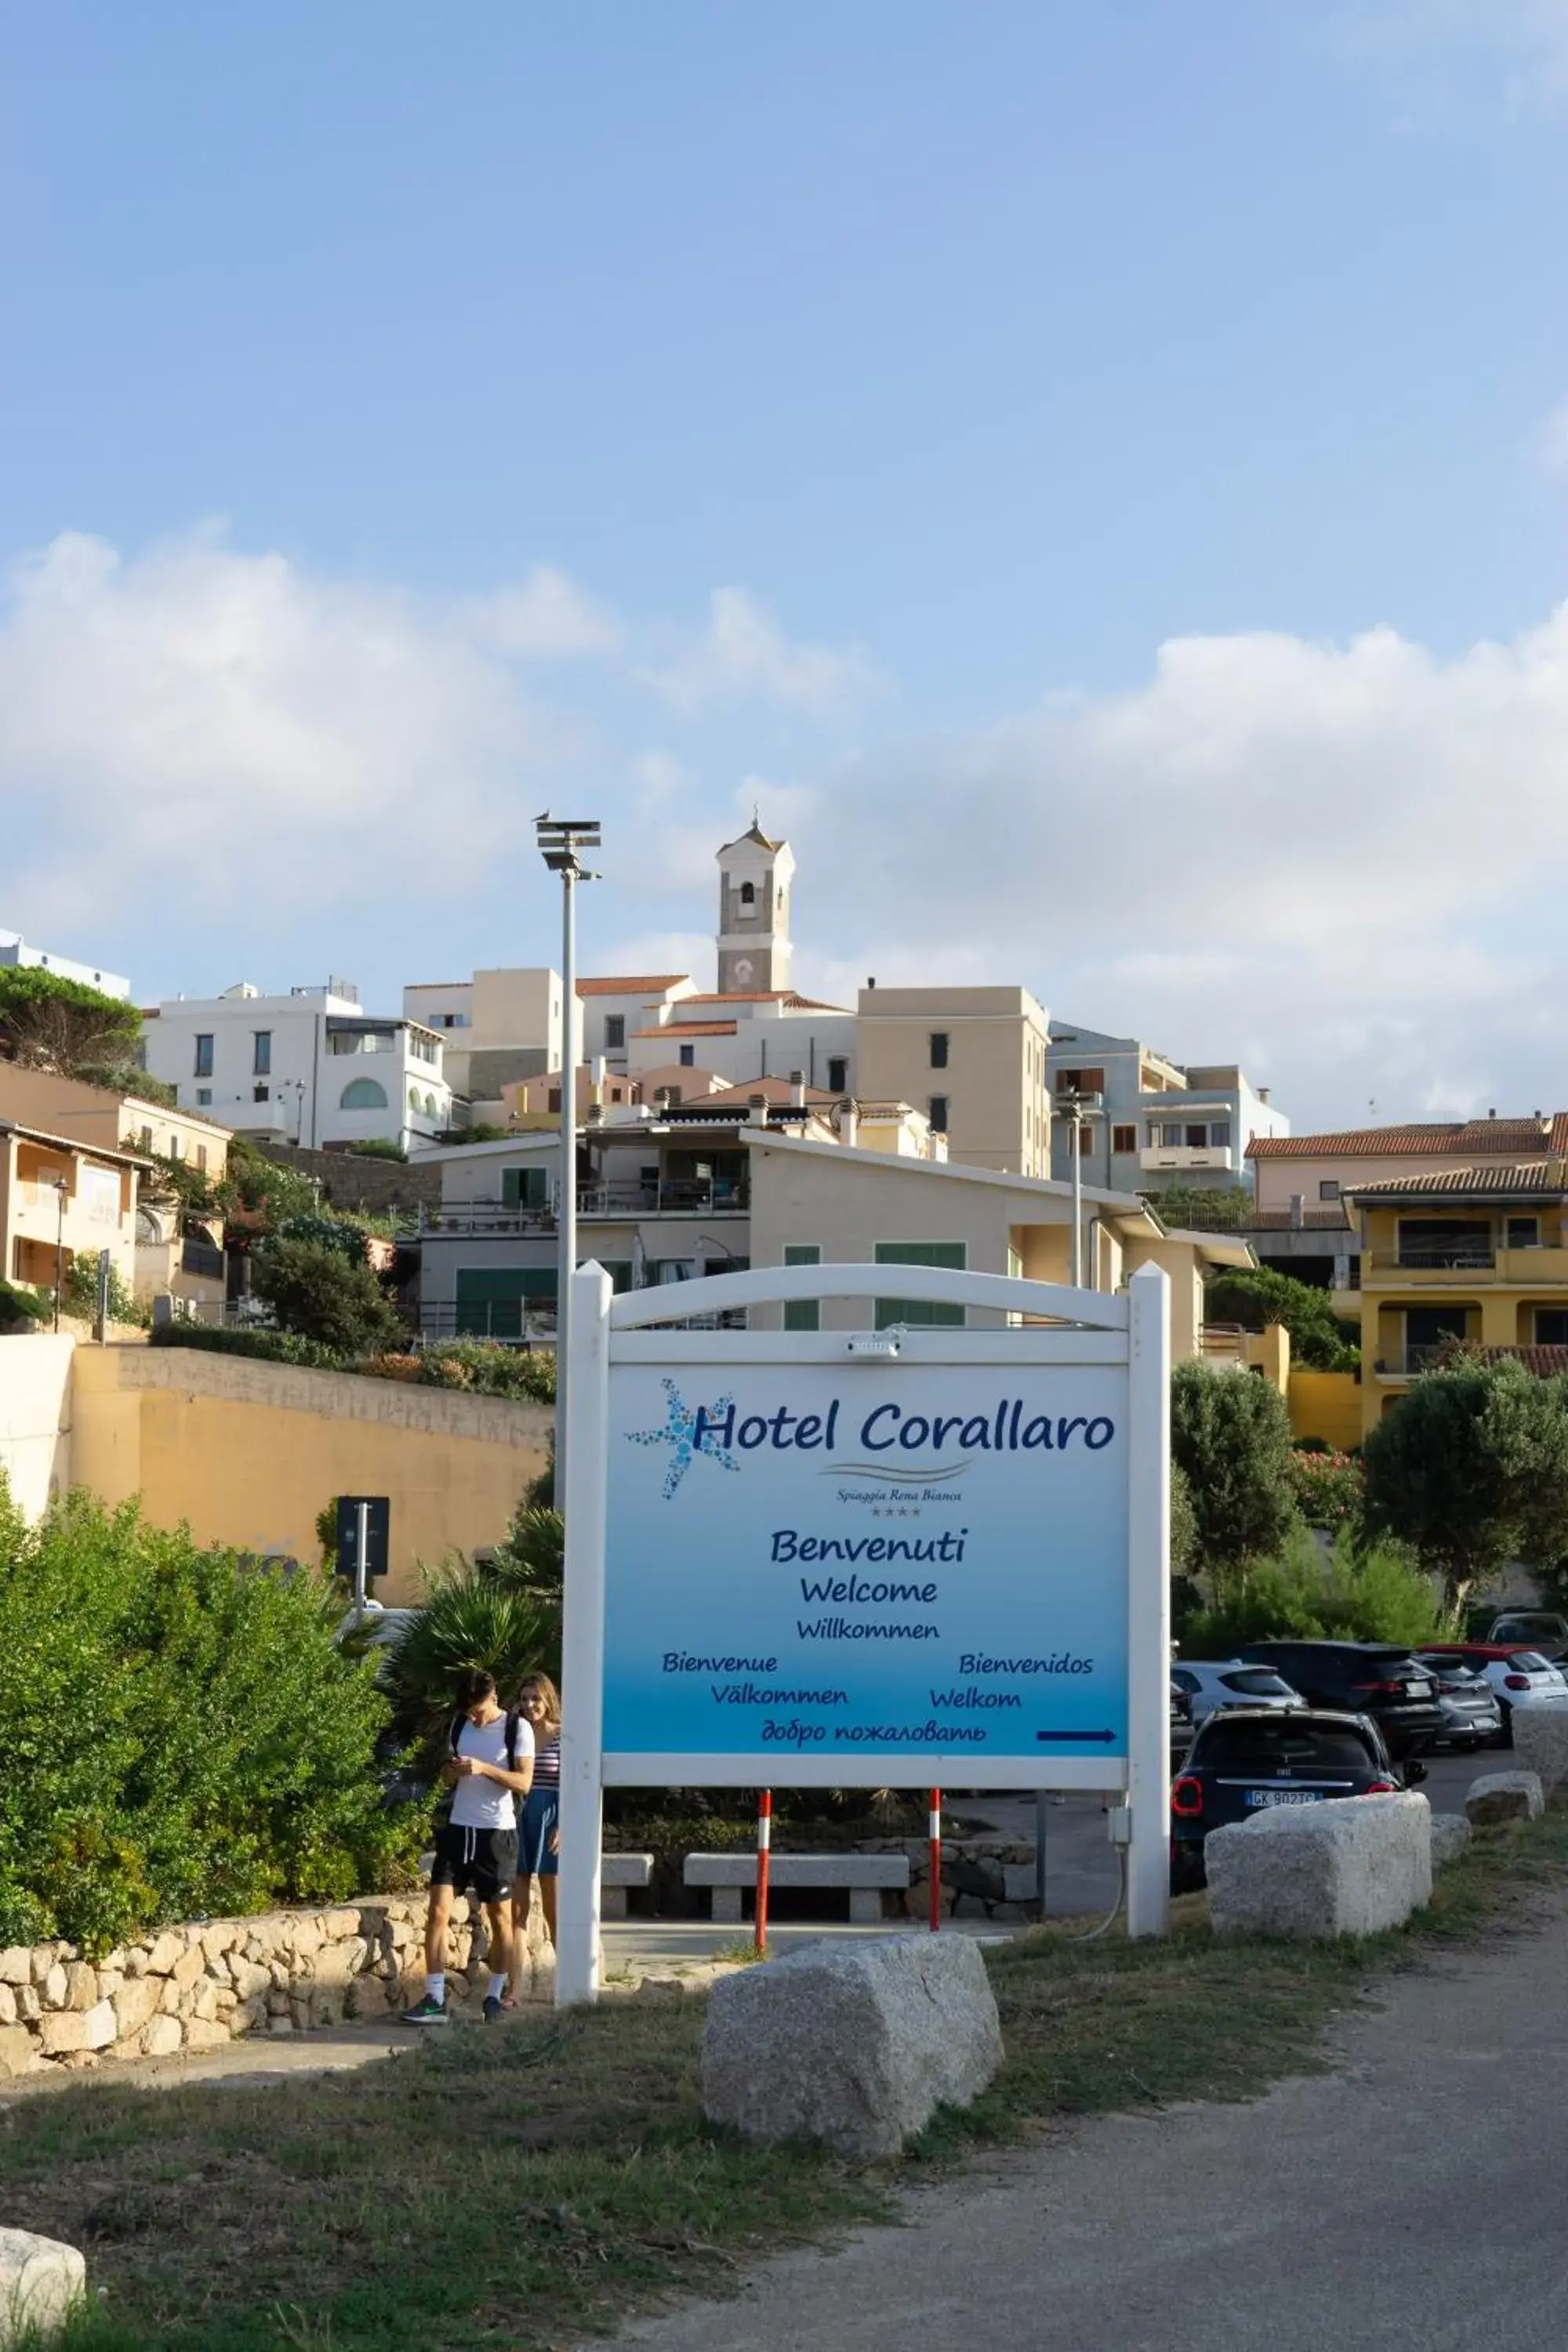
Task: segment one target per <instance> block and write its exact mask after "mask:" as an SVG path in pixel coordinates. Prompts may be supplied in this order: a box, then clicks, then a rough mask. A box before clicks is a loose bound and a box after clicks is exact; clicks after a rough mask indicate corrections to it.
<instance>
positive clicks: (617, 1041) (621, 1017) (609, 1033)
mask: <svg viewBox="0 0 1568 2352" xmlns="http://www.w3.org/2000/svg"><path fill="white" fill-rule="evenodd" d="M625 1044H626V1014H625V1013H605V1052H606V1053H607V1054H615V1053H618V1052H619V1051H620V1049H621V1047H622V1046H623V1045H625Z"/></svg>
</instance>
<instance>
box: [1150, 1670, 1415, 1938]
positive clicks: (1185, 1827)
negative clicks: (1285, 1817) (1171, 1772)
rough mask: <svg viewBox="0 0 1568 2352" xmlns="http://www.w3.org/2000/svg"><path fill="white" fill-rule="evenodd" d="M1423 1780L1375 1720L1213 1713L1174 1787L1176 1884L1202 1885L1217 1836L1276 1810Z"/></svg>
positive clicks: (1333, 1712)
mask: <svg viewBox="0 0 1568 2352" xmlns="http://www.w3.org/2000/svg"><path fill="white" fill-rule="evenodd" d="M1425 1779H1426V1766H1425V1765H1423V1764H1421V1763H1419V1762H1416V1761H1414V1760H1412V1761H1411V1762H1409V1763H1407V1764H1406V1765H1405V1768H1404V1769H1403V1770H1401V1769H1400V1767H1399V1766H1398V1765H1396V1764H1395V1763H1394V1759H1392V1757H1391V1756H1390V1755H1389V1752H1388V1748H1387V1745H1386V1743H1385V1741H1384V1737H1383V1734H1382V1732H1381V1731H1380V1730H1379V1729H1378V1727H1377V1726H1376V1724H1375V1723H1373V1720H1372V1719H1371V1717H1368V1716H1364V1715H1350V1714H1342V1713H1341V1712H1339V1711H1338V1710H1337V1709H1334V1708H1327V1707H1217V1708H1216V1709H1215V1712H1214V1713H1213V1714H1212V1715H1210V1716H1209V1717H1208V1718H1207V1720H1206V1721H1205V1722H1204V1723H1202V1724H1200V1725H1199V1727H1198V1729H1197V1732H1196V1734H1195V1736H1194V1740H1193V1746H1192V1752H1191V1754H1190V1755H1189V1756H1188V1758H1187V1759H1186V1762H1185V1763H1184V1765H1183V1767H1182V1769H1181V1770H1180V1772H1179V1773H1178V1774H1177V1775H1176V1778H1175V1779H1174V1780H1173V1782H1172V1784H1171V1886H1172V1891H1173V1893H1174V1894H1178V1895H1181V1894H1185V1893H1187V1892H1189V1891H1190V1890H1191V1889H1192V1888H1193V1887H1194V1886H1201V1885H1203V1884H1204V1842H1205V1839H1206V1838H1207V1836H1208V1834H1209V1832H1210V1831H1211V1830H1217V1829H1223V1828H1224V1827H1225V1826H1226V1823H1228V1822H1245V1821H1250V1820H1251V1819H1252V1817H1253V1815H1254V1814H1255V1813H1258V1812H1261V1811H1264V1810H1266V1809H1267V1808H1268V1807H1269V1806H1272V1805H1317V1804H1322V1803H1324V1802H1326V1801H1329V1800H1331V1799H1333V1798H1338V1797H1373V1796H1378V1795H1391V1794H1393V1793H1394V1790H1399V1789H1405V1788H1413V1787H1415V1785H1416V1783H1417V1782H1419V1781H1422V1780H1425Z"/></svg>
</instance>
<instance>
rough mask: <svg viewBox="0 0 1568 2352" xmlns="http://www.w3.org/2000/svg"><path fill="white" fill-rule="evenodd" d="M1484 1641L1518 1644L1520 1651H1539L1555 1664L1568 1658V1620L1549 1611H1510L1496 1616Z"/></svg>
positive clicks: (1484, 1634)
mask: <svg viewBox="0 0 1568 2352" xmlns="http://www.w3.org/2000/svg"><path fill="white" fill-rule="evenodd" d="M1480 1638H1481V1640H1482V1641H1483V1642H1517V1643H1518V1644H1519V1646H1520V1647H1521V1649H1525V1650H1539V1651H1540V1653H1541V1654H1542V1657H1543V1658H1545V1659H1546V1660H1547V1661H1548V1663H1549V1664H1552V1665H1556V1664H1557V1663H1558V1662H1559V1660H1560V1659H1562V1658H1564V1657H1568V1617H1559V1616H1558V1615H1557V1614H1556V1613H1555V1612H1554V1611H1552V1610H1550V1609H1510V1610H1507V1611H1505V1612H1504V1613H1503V1615H1502V1616H1500V1617H1494V1618H1493V1619H1492V1621H1491V1623H1490V1624H1489V1626H1488V1627H1487V1629H1486V1631H1485V1633H1482V1635H1481V1636H1480Z"/></svg>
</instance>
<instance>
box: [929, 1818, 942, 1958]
mask: <svg viewBox="0 0 1568 2352" xmlns="http://www.w3.org/2000/svg"><path fill="white" fill-rule="evenodd" d="M928 1827H929V1830H930V1832H931V1934H932V1935H933V1936H934V1935H935V1934H936V1932H937V1929H938V1928H939V1927H941V1926H942V1790H940V1789H933V1790H931V1820H930V1822H929V1824H928Z"/></svg>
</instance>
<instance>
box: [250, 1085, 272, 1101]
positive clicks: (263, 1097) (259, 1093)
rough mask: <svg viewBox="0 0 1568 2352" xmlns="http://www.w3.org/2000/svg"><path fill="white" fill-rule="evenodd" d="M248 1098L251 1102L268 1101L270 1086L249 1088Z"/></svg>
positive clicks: (270, 1093)
mask: <svg viewBox="0 0 1568 2352" xmlns="http://www.w3.org/2000/svg"><path fill="white" fill-rule="evenodd" d="M250 1099H251V1101H252V1102H270V1101H271V1099H272V1089H271V1087H251V1089H250Z"/></svg>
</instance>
